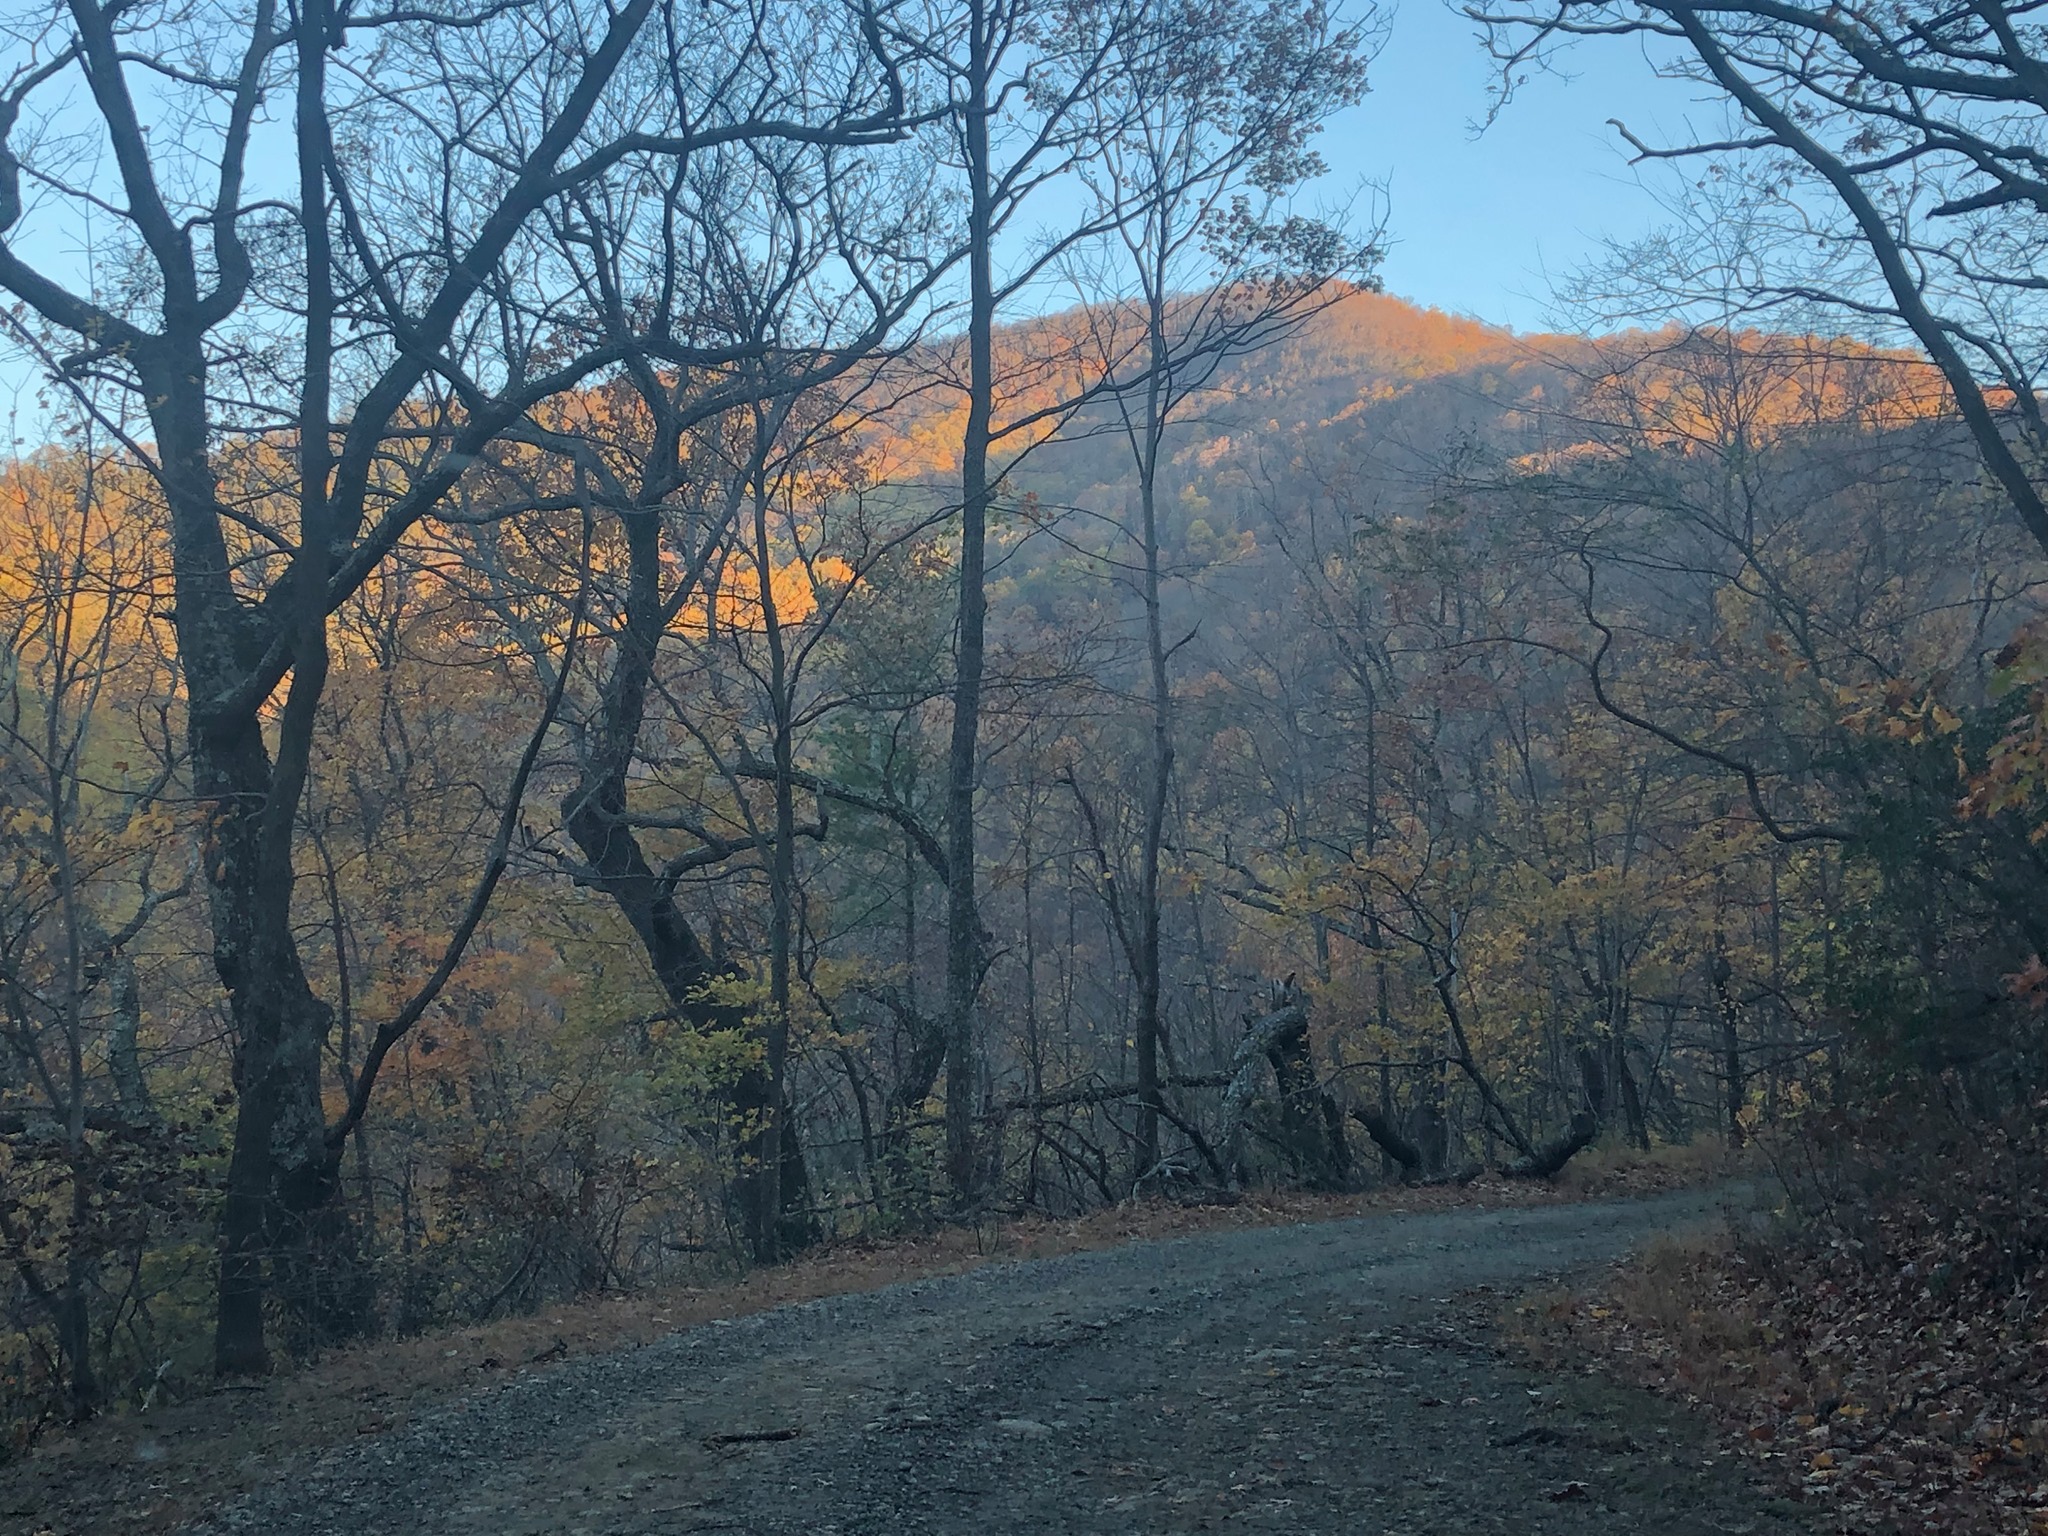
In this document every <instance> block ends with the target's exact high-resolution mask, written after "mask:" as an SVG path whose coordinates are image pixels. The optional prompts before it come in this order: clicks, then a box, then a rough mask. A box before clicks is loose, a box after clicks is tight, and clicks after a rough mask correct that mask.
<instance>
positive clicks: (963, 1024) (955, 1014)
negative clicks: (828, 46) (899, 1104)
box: [946, 0, 996, 1209]
mask: <svg viewBox="0 0 2048 1536" xmlns="http://www.w3.org/2000/svg"><path fill="white" fill-rule="evenodd" d="M967 10H968V23H967V24H968V39H967V47H968V60H967V73H966V77H965V81H964V85H965V94H966V101H965V103H964V105H963V107H962V109H961V110H962V116H963V123H962V130H963V140H964V147H965V150H966V160H967V183H968V193H967V195H968V214H967V218H968V233H967V243H968V251H967V268H968V318H967V371H968V382H967V420H966V425H965V428H964V431H963V434H962V438H961V445H960V594H959V621H958V626H957V632H956V636H955V645H956V660H955V673H954V683H953V724H952V735H951V738H950V741H949V743H948V747H947V752H946V847H947V863H948V867H949V869H950V871H951V878H950V879H949V880H948V881H947V884H946V1173H947V1178H948V1181H949V1183H950V1185H951V1188H952V1194H953V1200H954V1203H955V1204H956V1205H958V1206H960V1207H961V1208H962V1209H966V1208H968V1207H970V1206H972V1205H973V1204H974V1203H975V1201H976V1199H977V1198H978V1197H979V1194H980V1189H979V1183H980V1169H979V1162H978V1159H977V1158H976V1155H975V1146H974V1092H975V1080H976V1077H977V1074H978V1071H979V1057H980V1039H979V1031H978V1027H977V1019H978V1015H979V997H980V992H981V968H982V953H983V948H984V946H983V941H982V933H981V912H980V907H979V904H978V902H977V900H976V885H977V880H976V874H975V862H974V861H975V824H974V798H975V780H976V775H977V773H978V771H979V769H980V733H981V681H982V671H983V666H984V653H985V648H986V633H987V626H988V592H987V590H986V587H985V586H984V574H985V561H986V546H987V538H988V512H989V504H990V499H991V498H990V494H989V462H988V461H989V421H990V413H991V411H992V409H993V407H994V396H995V318H996V293H995V278H994V248H993V247H994V239H995V229H994V192H995V189H994V186H993V184H992V177H993V166H992V164H991V162H990V146H989V119H990V117H991V116H992V115H993V113H994V110H995V103H994V102H993V101H992V100H991V99H990V89H991V76H992V71H993V67H994V52H993V50H994V39H993V37H992V36H991V33H992V30H993V28H994V25H995V18H993V17H992V16H991V15H990V12H989V8H988V6H987V4H986V0H969V4H968V8H967Z"/></svg>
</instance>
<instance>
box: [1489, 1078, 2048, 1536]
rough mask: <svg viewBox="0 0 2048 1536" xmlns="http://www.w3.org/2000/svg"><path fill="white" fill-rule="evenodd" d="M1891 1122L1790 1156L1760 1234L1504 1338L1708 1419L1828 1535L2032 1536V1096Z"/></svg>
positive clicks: (2041, 1477) (2036, 1190) (2038, 1155)
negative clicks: (1587, 1363)
mask: <svg viewBox="0 0 2048 1536" xmlns="http://www.w3.org/2000/svg"><path fill="white" fill-rule="evenodd" d="M1900 1123H1901V1122H1900V1121H1898V1120H1895V1119H1894V1120H1886V1121H1881V1122H1876V1123H1873V1124H1872V1125H1870V1126H1867V1127H1863V1128H1861V1129H1858V1130H1851V1129H1848V1128H1846V1127H1841V1126H1837V1127H1834V1128H1832V1131H1831V1134H1828V1135H1825V1136H1822V1137H1812V1136H1809V1137H1808V1138H1807V1139H1806V1140H1805V1141H1803V1142H1802V1143H1798V1144H1791V1143H1788V1144H1787V1147H1786V1148H1785V1149H1784V1151H1783V1154H1782V1155H1781V1157H1780V1159H1779V1173H1780V1182H1781V1186H1782V1191H1783V1200H1782V1203H1781V1206H1780V1208H1779V1209H1778V1210H1777V1211H1776V1212H1775V1213H1774V1214H1773V1216H1772V1217H1771V1218H1769V1219H1768V1220H1766V1221H1763V1222H1759V1223H1757V1224H1754V1225H1752V1226H1750V1227H1749V1228H1747V1229H1746V1230H1742V1231H1739V1232H1736V1233H1733V1234H1730V1235H1728V1236H1727V1237H1724V1238H1721V1239H1717V1240H1712V1241H1694V1242H1688V1243H1667V1244H1664V1245H1662V1246H1660V1247H1658V1248H1656V1249H1655V1250H1653V1251H1652V1252H1650V1253H1649V1254H1647V1255H1645V1256H1644V1257H1643V1258H1642V1259H1641V1260H1639V1261H1637V1262H1635V1263H1633V1264H1631V1265H1627V1266H1624V1267H1622V1268H1621V1269H1619V1270H1617V1271H1616V1272H1615V1273H1614V1275H1613V1276H1612V1278H1611V1280H1610V1281H1609V1282H1607V1283H1606V1284H1605V1285H1604V1286H1602V1287H1601V1288H1600V1290H1599V1292H1598V1293H1597V1294H1587V1295H1579V1294H1559V1295H1554V1296H1547V1297H1538V1298H1531V1299H1530V1300H1529V1301H1527V1302H1526V1303H1525V1304H1524V1305H1523V1306H1521V1307H1520V1308H1518V1309H1517V1315H1516V1317H1515V1319H1514V1323H1515V1327H1516V1330H1517V1332H1518V1333H1519V1334H1520V1336H1521V1337H1522V1338H1523V1340H1524V1341H1525V1342H1526V1343H1527V1345H1528V1346H1529V1347H1530V1348H1531V1349H1532V1350H1533V1351H1534V1352H1535V1353H1536V1354H1537V1355H1538V1356H1539V1357H1541V1358H1543V1359H1544V1360H1545V1361H1546V1363H1565V1362H1566V1361H1567V1360H1569V1361H1570V1362H1571V1363H1573V1364H1577V1363H1581V1362H1583V1360H1584V1358H1585V1356H1586V1354H1587V1353H1588V1352H1591V1353H1593V1354H1594V1355H1596V1356H1597V1357H1599V1358H1600V1359H1602V1360H1603V1361H1604V1362H1606V1363H1607V1364H1608V1365H1609V1366H1610V1367H1611V1368H1613V1369H1615V1370H1616V1371H1617V1372H1618V1373H1619V1374H1621V1375H1623V1376H1625V1377H1627V1378H1629V1379H1630V1380H1633V1381H1635V1382H1638V1383H1640V1384H1644V1385H1648V1386H1651V1387H1653V1388H1656V1389H1658V1390H1660V1391H1663V1392H1665V1393H1668V1394H1671V1395H1674V1396H1678V1397H1682V1398H1685V1399H1688V1400H1692V1401H1696V1402H1699V1403H1702V1404H1705V1405H1707V1406H1709V1407H1710V1408H1711V1409H1713V1410H1714V1411H1715V1412H1717V1413H1718V1414H1719V1415H1720V1416H1721V1417H1722V1418H1723V1420H1724V1421H1725V1422H1726V1423H1727V1425H1728V1427H1729V1429H1730V1431H1731V1433H1732V1434H1733V1435H1734V1436H1736V1437H1737V1438H1738V1439H1739V1440H1740V1442H1741V1443H1742V1445H1743V1446H1744V1448H1745V1449H1746V1450H1747V1451H1748V1453H1749V1454H1751V1455H1753V1456H1755V1457H1757V1458H1759V1459H1761V1460H1764V1461H1767V1462H1770V1463H1772V1464H1774V1465H1775V1466H1776V1467H1777V1468H1778V1469H1779V1470H1780V1471H1781V1472H1782V1473H1783V1474H1784V1475H1785V1476H1786V1478H1787V1479H1788V1481H1790V1482H1792V1483H1793V1484H1795V1485H1796V1486H1797V1487H1798V1488H1799V1490H1800V1491H1801V1492H1802V1493H1803V1494H1804V1495H1805V1496H1806V1497H1808V1498H1809V1499H1811V1500H1813V1501H1815V1502H1816V1503H1817V1504H1820V1505H1822V1506H1823V1507H1825V1508H1827V1509H1829V1510H1830V1511H1831V1512H1832V1514H1833V1515H1834V1516H1835V1517H1836V1518H1837V1519H1838V1520H1839V1521H1840V1524H1841V1528H1842V1529H1845V1530H1851V1531H1859V1532H1861V1531H1884V1530H1897V1531H1914V1532H1922V1531H1925V1532H1951V1531H1952V1532H1966V1531H1967V1532H2014V1533H2024V1536H2048V1316H2044V1309H2048V1102H2044V1103H2042V1104H2040V1105H2037V1106H2036V1107H2035V1109H2034V1112H2033V1113H2032V1114H2031V1115H2028V1116H2017V1117H2014V1118H2013V1119H2011V1120H2009V1121H2007V1122H2005V1123H2003V1124H2000V1125H1997V1126H1993V1127H1990V1128H1986V1127H1983V1126H1977V1127H1974V1128H1969V1129H1965V1128H1963V1127H1953V1128H1951V1129H1949V1130H1948V1131H1947V1132H1946V1133H1944V1134H1941V1135H1938V1136H1937V1135H1926V1134H1920V1135H1909V1134H1907V1133H1905V1132H1903V1131H1901V1130H1900V1129H1899V1126H1900Z"/></svg>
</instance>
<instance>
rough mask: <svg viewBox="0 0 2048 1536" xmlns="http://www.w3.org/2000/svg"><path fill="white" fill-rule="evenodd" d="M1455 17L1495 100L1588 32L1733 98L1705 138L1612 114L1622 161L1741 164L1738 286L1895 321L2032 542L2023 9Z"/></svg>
mask: <svg viewBox="0 0 2048 1536" xmlns="http://www.w3.org/2000/svg"><path fill="white" fill-rule="evenodd" d="M1466 14H1467V15H1468V16H1471V17H1472V18H1473V19H1474V20H1475V21H1477V22H1479V23H1480V24H1481V25H1482V26H1484V27H1485V29H1486V32H1487V36H1488V38H1489V40H1490V46H1491V48H1492V50H1493V53H1494V55H1495V57H1496V58H1498V59H1499V60H1500V61H1501V66H1502V75H1501V82H1502V84H1501V90H1502V94H1503V96H1506V95H1509V94H1511V93H1512V91H1513V89H1514V87H1515V86H1516V85H1517V84H1518V83H1519V82H1520V81H1521V80H1522V79H1523V78H1525V76H1526V75H1527V74H1528V72H1529V71H1530V70H1531V69H1532V68H1540V67H1542V66H1544V65H1545V64H1546V63H1548V62H1550V61H1551V60H1552V59H1553V58H1554V57H1555V56H1556V54H1557V51H1558V50H1559V49H1560V48H1561V47H1563V46H1566V45H1568V44H1571V43H1573V42H1576V41H1578V40H1580V39H1584V38H1589V37H1603V38H1604V37H1628V38H1635V39H1640V40H1643V41H1644V42H1646V43H1647V44H1648V45H1649V51H1650V53H1651V56H1652V57H1653V58H1657V59H1660V60H1663V61H1665V62H1664V63H1663V64H1662V66H1661V67H1662V68H1663V69H1664V71H1665V72H1666V73H1668V74H1671V75H1674V76H1677V77H1679V78H1683V79H1687V80H1693V81H1698V82H1700V83H1701V84H1704V85H1706V86H1708V87H1710V88H1711V89H1712V90H1713V91H1715V92H1717V93H1718V94H1720V95H1721V96H1722V97H1723V98H1724V99H1725V100H1726V101H1727V102H1728V103H1729V104H1730V105H1731V106H1732V107H1733V109H1734V121H1733V122H1732V123H1731V125H1730V128H1729V131H1728V132H1727V133H1726V134H1725V135H1724V136H1721V137H1717V138H1713V139H1705V140H1698V141H1693V142H1683V143H1677V144H1669V145H1664V144H1652V143H1649V142H1646V141H1645V140H1644V139H1642V138H1640V137H1639V136H1637V135H1636V134H1635V133H1634V132H1632V131H1631V130H1630V129H1629V128H1628V127H1627V125H1626V124H1623V123H1620V122H1618V121H1617V122H1616V124H1615V126H1616V128H1617V131H1618V132H1619V133H1620V134H1621V136H1622V137H1623V139H1624V140H1625V141H1626V142H1627V143H1628V145H1629V146H1630V148H1631V149H1632V150H1633V151H1634V152H1635V154H1636V156H1637V157H1638V159H1639V160H1644V161H1661V160H1707V161H1710V162H1712V163H1714V165H1715V166H1716V167H1717V170H1719V169H1726V170H1728V171H1730V172H1732V174H1733V175H1735V176H1736V177H1738V178H1740V179H1741V185H1742V187H1743V188H1744V191H1745V193H1746V196H1747V201H1748V202H1749V204H1750V206H1751V209H1752V210H1753V212H1754V213H1755V215H1756V217H1755V218H1754V219H1753V220H1752V222H1751V226H1750V230H1751V236H1752V238H1751V240H1750V242H1749V250H1748V251H1747V252H1746V253H1745V260H1744V266H1745V267H1746V268H1747V275H1746V276H1745V278H1744V283H1745V286H1747V287H1748V288H1749V290H1750V291H1749V293H1748V295H1747V297H1748V299H1749V300H1750V301H1752V302H1772V301H1782V300H1786V299H1794V300H1798V301H1801V302H1804V303H1819V304H1822V305H1826V306H1830V307H1833V308H1835V309H1837V310H1838V311H1846V312H1848V313H1850V314H1852V315H1855V316H1859V317H1862V318H1864V319H1865V320H1872V319H1874V320H1876V321H1878V322H1880V323H1882V324H1884V325H1887V326H1890V327H1892V328H1893V329H1903V330H1904V331H1905V332H1906V333H1908V334H1910V335H1911V336H1912V337H1913V339H1914V340H1915V341H1917V342H1918V343H1919V345H1920V346H1921V347H1922V348H1923V349H1924V350H1925V351H1926V354H1927V356H1928V357H1929V358H1930V359H1932V360H1933V362H1934V364H1935V365H1936V366H1937V367H1938V368H1939V369H1940V371H1941V376H1942V378H1943V379H1944V380H1945V381H1946V383H1947V386H1948V389H1949V391H1950V392H1951V394H1952V396H1953V398H1954V401H1955V407H1956V409H1957V411H1958V412H1959V413H1960V414H1961V416H1962V418H1963V420H1964V421H1965V422H1966V423H1967V424H1968V426H1969V429H1970V432H1971V435H1972V437H1973V438H1974V440H1975V442H1976V445H1977V449H1978V452H1979V453H1980V454H1981V455H1982V457H1983V461H1984V464H1985V467H1986V469H1987V470H1988V471H1989V472H1990V474H1991V476H1992V478H1993V479H1994V480H1995V481H1996V482H1997V484H1998V486H1999V488H2000V489H2001V491H2002V492H2003V494H2004V496H2005V498H2006V500H2007V501H2008V502H2009V503H2010V504H2011V506H2012V508H2013V510H2014V511H2015V512H2016V513H2017V514H2018V516H2019V518H2020V520H2021V522H2022V523H2024V525H2025V526H2026V528H2027V530H2028V531H2029V532H2030V533H2031V534H2032V535H2033V537H2034V538H2035V540H2036V541H2037V542H2039V543H2040V544H2041V545H2042V546H2043V547H2044V548H2048V503H2044V500H2043V488H2042V481H2043V473H2044V455H2048V424H2044V422H2043V418H2042V415H2041V410H2040V404H2039V400H2038V398H2037V393H2036V392H2037V388H2038V385H2039V382H2040V368H2041V357H2042V355H2043V350H2042V345H2041V343H2042V339H2043V336H2044V327H2048V313H2044V312H2043V310H2042V308H2041V303H2040V293H2041V290H2042V284H2043V272H2042V269H2041V264H2040V252H2041V250H2042V236H2043V233H2044V231H2048V59H2044V54H2043V44H2044V41H2048V39H2044V37H2043V34H2042V32H2041V28H2040V25H2039V23H2038V21H2036V20H2035V19H2034V18H2033V17H2032V15H2031V11H2030V8H2029V7H2026V6H2014V5H2009V4H2006V3H2004V0H1988V3H1985V4H1979V5H1968V6H1960V7H1946V6H1939V5H1929V4H1924V3H1920V0H1914V3H1909V4H1907V5H1904V6H1891V7H1887V6H1875V5H1849V6H1840V5H1816V4H1805V3H1792V4H1781V3H1779V0H1733V3H1730V4H1715V5H1694V4H1684V3H1671V0H1650V3H1648V4H1644V5H1640V6H1638V5H1633V4H1630V5H1620V4H1615V3H1612V0H1541V3H1537V4H1531V5H1526V6H1525V5H1501V6H1496V5H1486V4H1479V5H1472V6H1468V7H1467V8H1466ZM1745 171H1746V174H1745ZM1738 270H1742V269H1741V268H1738Z"/></svg>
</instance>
